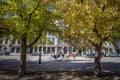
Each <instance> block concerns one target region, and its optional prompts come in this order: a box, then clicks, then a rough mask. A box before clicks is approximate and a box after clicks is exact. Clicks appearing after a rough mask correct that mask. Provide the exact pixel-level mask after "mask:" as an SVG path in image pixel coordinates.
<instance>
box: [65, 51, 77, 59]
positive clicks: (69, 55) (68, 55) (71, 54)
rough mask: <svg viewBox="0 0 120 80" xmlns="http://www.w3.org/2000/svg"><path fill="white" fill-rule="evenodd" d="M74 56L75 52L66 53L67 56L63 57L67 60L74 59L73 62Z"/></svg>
mask: <svg viewBox="0 0 120 80" xmlns="http://www.w3.org/2000/svg"><path fill="white" fill-rule="evenodd" d="M76 56H77V52H71V53H67V54H66V55H65V57H66V58H67V59H69V58H70V57H72V58H74V60H75V58H76Z"/></svg>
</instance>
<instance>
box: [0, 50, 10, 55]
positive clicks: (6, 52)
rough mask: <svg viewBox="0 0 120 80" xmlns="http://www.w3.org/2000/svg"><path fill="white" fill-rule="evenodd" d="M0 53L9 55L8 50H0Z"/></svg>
mask: <svg viewBox="0 0 120 80" xmlns="http://www.w3.org/2000/svg"><path fill="white" fill-rule="evenodd" d="M0 55H7V56H8V55H10V52H9V51H2V50H1V51H0Z"/></svg>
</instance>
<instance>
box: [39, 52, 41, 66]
mask: <svg viewBox="0 0 120 80" xmlns="http://www.w3.org/2000/svg"><path fill="white" fill-rule="evenodd" d="M39 64H41V52H40V54H39Z"/></svg>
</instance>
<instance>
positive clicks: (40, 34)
mask: <svg viewBox="0 0 120 80" xmlns="http://www.w3.org/2000/svg"><path fill="white" fill-rule="evenodd" d="M41 36H42V32H41V33H39V34H38V36H37V37H36V39H35V40H34V41H33V42H32V43H31V44H29V45H27V47H28V48H29V47H31V46H32V45H34V44H35V43H36V42H37V41H38V40H39V39H40V37H41Z"/></svg>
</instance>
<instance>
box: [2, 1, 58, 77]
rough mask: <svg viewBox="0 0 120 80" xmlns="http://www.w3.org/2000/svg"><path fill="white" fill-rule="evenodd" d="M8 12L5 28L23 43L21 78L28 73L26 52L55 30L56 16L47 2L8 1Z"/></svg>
mask: <svg viewBox="0 0 120 80" xmlns="http://www.w3.org/2000/svg"><path fill="white" fill-rule="evenodd" d="M4 2H5V3H7V4H8V5H7V7H9V8H8V12H7V13H6V14H7V15H10V14H12V16H6V18H4V20H3V21H4V22H6V24H7V26H8V27H6V26H2V27H5V28H6V29H8V30H9V31H10V33H9V35H13V36H14V37H16V39H18V40H20V43H21V55H20V68H19V72H18V73H19V76H23V75H24V74H25V72H26V51H27V49H28V48H29V47H31V46H33V45H34V44H35V43H36V42H37V41H38V40H39V39H40V37H41V36H42V34H43V32H49V31H51V30H55V29H56V27H55V24H53V23H54V19H55V17H56V15H54V14H53V12H50V11H49V5H48V1H47V0H35V1H34V0H11V1H9V0H6V1H4Z"/></svg>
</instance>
